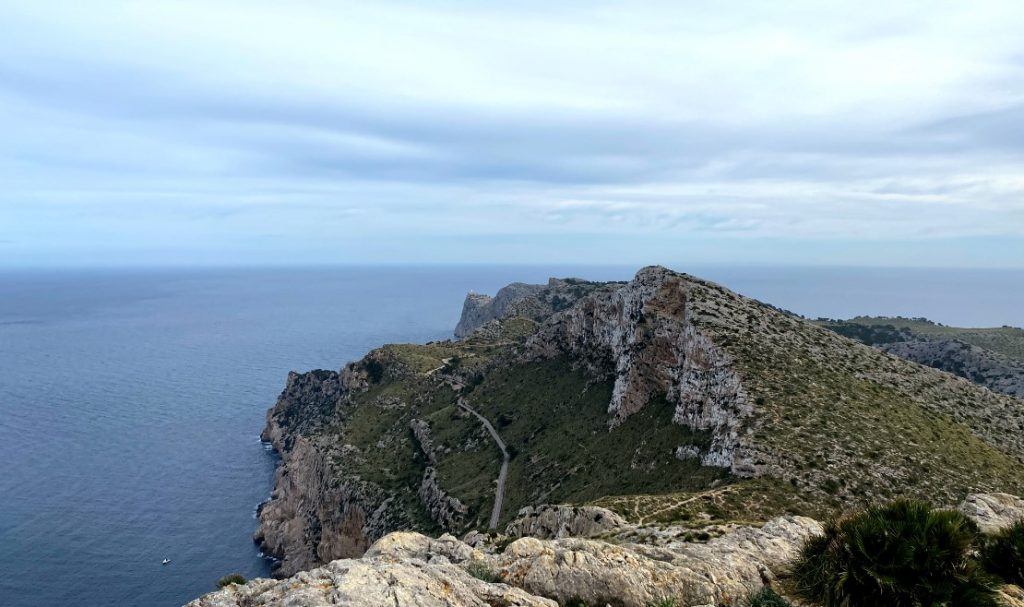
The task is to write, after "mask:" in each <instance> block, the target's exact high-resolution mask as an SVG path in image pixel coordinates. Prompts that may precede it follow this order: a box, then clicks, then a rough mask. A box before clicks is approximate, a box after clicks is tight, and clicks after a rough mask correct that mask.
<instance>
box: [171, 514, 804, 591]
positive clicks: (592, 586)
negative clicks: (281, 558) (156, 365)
mask: <svg viewBox="0 0 1024 607" xmlns="http://www.w3.org/2000/svg"><path fill="white" fill-rule="evenodd" d="M821 532H822V530H821V526H820V525H819V524H818V523H817V522H815V521H813V520H811V519H807V518H802V517H782V518H778V519H774V520H772V521H769V522H768V523H767V524H765V525H764V526H763V527H760V528H758V527H742V528H739V529H736V530H735V531H733V532H731V533H728V534H726V535H723V536H722V537H719V538H716V539H714V540H711V541H709V542H707V543H703V544H696V543H692V544H691V543H685V542H678V543H672V544H666V545H659V546H648V545H643V544H628V543H623V544H613V543H609V542H604V541H598V540H590V539H582V538H568V537H565V538H560V539H551V540H541V539H537V538H529V537H527V538H522V539H519V540H516V541H514V542H512V543H511V544H509V545H508V546H507V547H506V548H505V549H504V551H497V550H481V549H477V548H472V547H470V546H469V545H467V544H465V543H463V542H460V541H458V540H457V539H455V538H454V537H452V536H442V537H441V538H438V539H432V538H429V537H426V536H424V535H421V534H418V533H408V532H397V533H392V534H390V535H387V536H385V537H384V538H382V539H381V540H379V541H378V542H376V543H375V544H374V545H373V546H372V547H371V548H370V549H369V550H368V551H367V552H366V554H365V556H364V557H363V558H362V559H358V560H352V559H345V560H338V561H334V562H333V563H330V564H329V565H327V566H326V567H322V568H319V569H314V570H313V571H310V572H306V573H300V574H298V575H296V576H294V577H293V578H291V579H289V580H283V581H275V580H253V581H252V582H249V583H248V584H244V585H238V586H229V587H227V588H224V589H222V590H220V591H218V592H214V593H211V594H209V595H207V596H205V597H202V598H200V599H197V600H195V601H193V602H192V603H189V605H188V607H242V606H243V605H244V606H247V607H249V606H281V607H283V606H285V605H310V606H317V605H348V606H353V607H363V606H367V607H370V606H373V607H376V606H378V605H380V606H384V605H387V606H388V607H391V606H393V605H396V604H397V605H403V606H405V605H423V606H428V605H429V606H435V605H436V606H441V605H445V606H452V607H455V606H459V607H461V606H465V605H480V606H483V605H509V606H511V605H517V606H541V605H543V606H545V607H547V606H552V607H554V606H555V605H558V604H566V603H568V602H570V601H578V602H580V603H583V604H588V605H604V604H612V605H621V606H623V607H646V606H647V605H650V604H652V603H653V602H655V601H658V600H662V599H665V598H671V599H673V600H674V601H675V602H676V604H677V605H679V606H680V607H684V606H698V605H700V606H713V605H722V604H733V603H732V602H733V601H736V600H738V599H740V598H741V597H745V596H747V595H748V594H750V593H751V592H753V591H756V590H757V589H759V588H761V587H763V586H764V585H765V584H766V583H770V582H771V581H772V580H773V579H774V577H775V575H776V572H777V571H778V570H779V569H780V568H782V567H783V566H784V565H785V564H786V563H787V562H788V561H789V560H791V559H792V558H793V557H794V556H796V554H797V552H798V551H799V549H800V546H801V545H802V543H803V541H804V540H806V539H807V538H808V537H810V536H812V535H815V534H819V533H821ZM474 576H475V577H474Z"/></svg>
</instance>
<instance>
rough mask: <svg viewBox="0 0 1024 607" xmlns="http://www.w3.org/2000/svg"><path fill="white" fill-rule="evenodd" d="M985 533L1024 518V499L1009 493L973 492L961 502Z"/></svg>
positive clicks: (961, 510) (963, 509)
mask: <svg viewBox="0 0 1024 607" xmlns="http://www.w3.org/2000/svg"><path fill="white" fill-rule="evenodd" d="M960 512H963V513H964V514H966V515H967V516H968V517H969V518H971V519H972V520H973V521H974V522H975V523H977V524H978V527H981V530H982V531H984V532H985V533H994V532H996V531H999V530H1000V529H1002V528H1004V527H1009V526H1010V525H1012V524H1013V523H1015V522H1017V521H1019V520H1024V499H1021V498H1019V497H1017V496H1015V495H1010V494H1008V493H972V494H970V495H968V496H967V498H966V499H964V501H963V503H961V504H960Z"/></svg>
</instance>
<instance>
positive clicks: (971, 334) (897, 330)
mask: <svg viewBox="0 0 1024 607" xmlns="http://www.w3.org/2000/svg"><path fill="white" fill-rule="evenodd" d="M819 323H820V324H822V325H823V326H826V327H828V328H830V329H833V330H836V331H837V332H839V333H842V334H843V335H847V336H848V337H853V338H854V339H858V340H860V338H859V337H857V336H856V335H854V334H865V335H869V336H873V337H874V338H876V339H885V337H884V335H885V334H889V337H890V338H891V339H890V341H903V340H905V339H907V337H903V338H902V339H899V338H897V337H896V336H897V335H898V334H902V335H904V336H906V335H910V336H920V337H924V338H943V339H950V338H953V339H959V340H960V341H963V342H965V343H968V344H971V345H972V346H978V347H979V348H984V349H986V350H991V351H992V352H997V353H999V354H1002V355H1003V356H1007V357H1009V358H1013V359H1016V360H1019V361H1024V329H1020V328H1017V327H991V328H963V327H947V326H945V325H941V324H938V323H934V322H932V321H930V320H927V319H924V318H899V317H895V318H892V317H884V316H858V317H856V318H851V319H849V320H821V321H819ZM849 333H854V334H849ZM860 341H863V340H860ZM865 343H888V342H887V341H875V342H865Z"/></svg>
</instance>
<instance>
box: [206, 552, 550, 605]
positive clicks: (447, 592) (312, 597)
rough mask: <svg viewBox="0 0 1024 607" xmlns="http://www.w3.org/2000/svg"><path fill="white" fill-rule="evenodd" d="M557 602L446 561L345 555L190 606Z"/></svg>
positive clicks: (210, 596)
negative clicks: (482, 577) (480, 577)
mask: <svg viewBox="0 0 1024 607" xmlns="http://www.w3.org/2000/svg"><path fill="white" fill-rule="evenodd" d="M300 605H301V606H302V607H321V606H327V605H344V606H346V607H395V605H401V606H402V607H499V606H500V607H557V605H556V603H555V602H554V601H551V600H548V599H544V598H541V597H536V596H531V595H530V594H528V593H526V592H524V591H522V590H520V589H518V588H512V587H509V586H507V585H505V584H493V583H488V582H483V581H481V580H478V579H476V578H474V577H472V576H471V575H469V574H468V573H466V571H464V570H463V569H460V568H459V567H457V566H455V565H452V564H451V563H446V562H431V563H427V562H425V561H422V560H415V559H413V560H403V561H392V560H389V559H385V558H363V559H357V560H356V559H343V560H337V561H333V562H331V563H329V564H328V565H326V566H324V567H320V568H318V569H313V570H312V571H304V572H302V573H299V574H297V575H295V576H294V577H292V578H290V579H287V580H267V579H257V580H253V581H251V582H249V583H247V584H242V585H231V586H228V587H226V588H223V589H221V590H219V591H217V592H214V593H211V594H208V595H206V596H204V597H201V598H199V599H196V600H194V601H192V602H191V603H189V604H188V605H187V606H186V607H292V606H294V607H298V606H300Z"/></svg>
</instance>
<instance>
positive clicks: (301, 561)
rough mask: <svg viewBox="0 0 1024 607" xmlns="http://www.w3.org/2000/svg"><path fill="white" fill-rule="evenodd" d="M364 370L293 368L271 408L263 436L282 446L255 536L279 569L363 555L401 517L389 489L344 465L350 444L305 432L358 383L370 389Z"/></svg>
mask: <svg viewBox="0 0 1024 607" xmlns="http://www.w3.org/2000/svg"><path fill="white" fill-rule="evenodd" d="M365 386H366V378H365V373H364V372H361V371H359V370H358V369H356V368H355V367H354V366H351V365H350V366H349V367H346V369H344V370H343V371H342V372H341V373H335V372H332V371H313V372H310V373H306V374H297V373H291V374H289V376H288V384H287V386H286V387H285V390H284V392H282V394H281V397H280V398H279V399H278V402H277V404H276V405H275V406H274V408H273V409H271V410H270V411H269V412H268V413H267V427H266V428H265V429H264V431H263V434H262V438H263V440H266V441H270V442H271V443H272V444H273V446H274V448H275V449H276V450H277V452H278V453H280V455H281V458H282V463H281V465H280V466H279V467H278V469H277V473H276V475H275V481H274V492H273V494H272V495H271V500H270V501H268V502H266V503H264V504H263V505H262V506H261V507H260V509H259V513H258V519H259V523H260V525H259V529H258V530H257V532H256V534H255V539H256V541H257V542H259V543H260V544H261V546H262V548H263V550H264V552H266V553H267V554H270V555H273V556H275V557H277V558H279V559H280V560H279V561H278V563H277V569H276V570H275V573H276V574H278V575H291V574H293V573H295V572H297V571H300V570H302V569H309V568H311V567H314V566H316V565H319V564H321V563H324V562H327V561H330V560H333V559H336V558H339V557H348V556H359V555H361V554H362V553H363V551H364V550H366V548H367V547H368V546H369V545H370V544H371V543H372V542H373V541H374V540H376V539H377V538H379V537H381V536H382V535H384V533H386V532H387V531H388V530H390V529H392V528H394V526H395V525H397V524H401V521H400V520H396V519H395V518H394V516H392V513H391V512H389V510H388V509H387V507H386V506H387V503H388V500H389V497H390V496H388V495H384V494H383V493H381V492H380V491H379V490H376V489H375V488H374V487H372V486H370V485H368V484H366V483H361V482H359V481H358V479H349V478H347V477H346V476H345V475H344V474H341V473H340V472H339V470H338V469H337V465H338V464H337V463H336V461H335V459H336V456H337V457H338V458H341V457H343V456H344V454H345V453H346V451H347V450H346V446H345V445H340V446H338V445H333V444H328V445H324V444H320V443H319V442H318V441H317V439H316V437H315V435H313V438H307V437H306V433H310V431H311V430H312V429H313V428H315V427H317V426H318V425H319V424H322V423H324V422H325V421H326V420H329V419H332V418H333V416H334V415H335V414H336V413H337V412H338V408H339V407H342V406H343V405H344V402H345V396H346V394H347V393H348V392H349V391H351V390H361V389H365Z"/></svg>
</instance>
